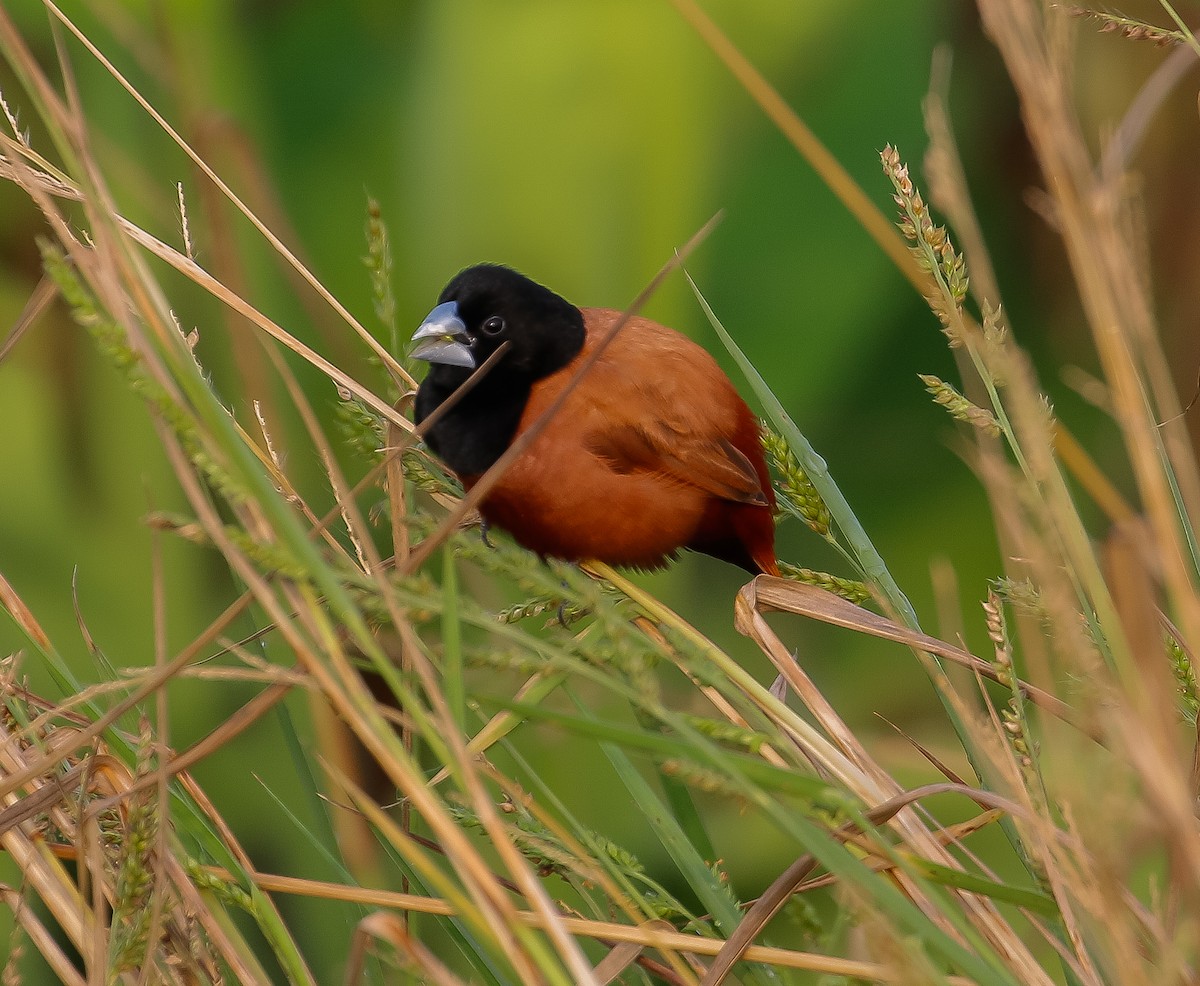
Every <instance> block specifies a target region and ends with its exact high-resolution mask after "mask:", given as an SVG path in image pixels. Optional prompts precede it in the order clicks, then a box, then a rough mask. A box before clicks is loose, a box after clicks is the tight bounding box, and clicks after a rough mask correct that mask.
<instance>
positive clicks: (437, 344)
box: [411, 264, 584, 386]
mask: <svg viewBox="0 0 1200 986" xmlns="http://www.w3.org/2000/svg"><path fill="white" fill-rule="evenodd" d="M413 341H414V342H416V343H418V345H417V346H416V348H415V349H413V351H412V353H411V355H412V356H415V357H416V358H417V359H424V360H428V361H429V362H430V363H432V364H433V366H432V367H431V369H430V371H429V375H430V376H431V377H434V378H435V379H436V381H437V383H438V384H440V385H442V386H456V385H457V384H459V383H461V382H462V381H464V380H466V379H467V377H469V376H470V375H471V373H472V371H474V370H475V369H476V368H477V367H479V366H480V365H482V363H483V362H484V360H486V359H487V358H488V357H489V356H491V354H492V353H493V352H495V351H496V349H497V348H498V347H499V346H500V345H501V344H502V343H504V342H507V343H508V350H507V351H506V352H505V354H504V355H503V356H502V357H501V359H500V362H499V363H497V364H496V366H495V368H494V369H493V370H492V371H491V372H490V374H489V376H492V377H494V378H495V380H496V381H500V380H510V381H521V382H525V383H532V382H533V381H535V380H539V379H541V378H542V377H545V376H549V375H550V374H551V373H554V372H555V371H557V370H560V369H562V368H563V367H564V366H566V365H567V364H568V363H570V362H571V360H572V359H574V358H575V356H576V354H578V352H579V351H580V349H581V348H582V347H583V341H584V327H583V316H582V314H580V311H579V309H578V308H576V307H575V306H574V305H572V304H571V303H570V302H568V301H565V300H564V299H562V298H560V297H559V296H558V295H556V294H555V293H554V292H553V291H550V290H549V289H548V288H544V287H542V286H541V285H540V284H537V283H535V282H534V281H531V280H530V279H529V278H527V277H526V276H525V275H524V274H520V273H518V272H517V271H515V270H513V269H512V268H510V267H502V266H500V265H499V264H478V265H476V266H474V267H468V268H467V269H466V270H464V271H462V272H461V273H459V274H458V275H456V276H455V278H454V279H453V280H452V281H451V282H450V283H449V284H447V285H446V287H445V288H444V289H443V290H442V293H441V296H440V297H439V298H438V305H437V307H436V308H434V309H433V311H431V312H430V313H429V315H428V316H427V317H426V318H425V321H424V322H423V323H422V324H421V326H420V328H418V329H417V331H416V334H415V335H414V336H413Z"/></svg>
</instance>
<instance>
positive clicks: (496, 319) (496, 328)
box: [480, 315, 504, 336]
mask: <svg viewBox="0 0 1200 986" xmlns="http://www.w3.org/2000/svg"><path fill="white" fill-rule="evenodd" d="M480 328H481V329H483V331H484V333H485V334H486V335H490V336H498V335H499V334H500V333H501V332H503V331H504V319H502V318H501V317H500V316H499V315H491V316H489V317H488V318H485V319H484V320H483V325H481V326H480Z"/></svg>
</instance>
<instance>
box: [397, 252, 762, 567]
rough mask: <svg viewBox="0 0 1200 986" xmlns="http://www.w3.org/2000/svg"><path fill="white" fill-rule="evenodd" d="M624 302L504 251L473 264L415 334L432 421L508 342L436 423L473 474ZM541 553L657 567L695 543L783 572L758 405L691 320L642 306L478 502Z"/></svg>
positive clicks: (527, 418) (591, 345)
mask: <svg viewBox="0 0 1200 986" xmlns="http://www.w3.org/2000/svg"><path fill="white" fill-rule="evenodd" d="M621 318H623V315H622V313H621V312H618V311H614V310H611V309H605V308H578V307H576V306H575V305H573V304H571V303H570V302H569V301H567V300H566V299H564V298H562V297H560V296H559V295H558V294H555V293H554V292H553V291H551V290H550V289H549V288H546V287H544V286H543V285H541V284H539V283H537V282H536V281H534V280H532V279H531V278H529V277H527V276H525V275H524V274H522V273H520V272H518V271H517V270H514V269H513V268H511V267H507V266H504V265H501V264H492V263H485V264H476V265H474V266H471V267H468V268H466V269H464V270H462V271H460V272H459V273H458V274H457V275H456V276H455V277H453V278H452V279H451V280H450V282H449V283H448V284H447V285H446V287H445V288H444V289H443V290H442V292H441V295H440V296H439V298H438V302H437V305H436V306H435V307H434V308H433V310H432V311H431V312H430V313H429V314H428V315H427V316H426V317H425V319H424V320H423V321H422V322H421V324H420V326H419V327H418V328H417V330H416V332H415V333H414V335H413V337H412V341H413V342H414V343H416V345H415V347H414V348H413V349H412V350H411V351H410V354H409V355H410V356H411V357H413V358H416V359H419V360H424V361H427V362H428V363H429V364H430V369H429V372H428V373H427V374H426V376H425V378H424V380H423V381H422V382H421V384H420V386H419V387H418V388H417V393H416V399H415V402H414V420H415V422H416V424H417V425H418V426H420V425H421V424H422V423H423V422H424V421H425V420H426V419H427V418H428V417H429V416H430V415H431V414H432V413H433V412H434V411H435V410H436V409H437V408H439V407H440V406H441V405H442V404H443V403H444V402H446V401H448V400H450V399H451V397H452V395H454V393H455V391H456V390H457V389H458V388H459V387H460V386H461V385H462V384H463V383H464V382H465V381H466V380H467V378H468V377H470V376H471V374H472V373H473V372H474V371H475V370H476V369H477V368H478V367H479V366H481V365H482V364H483V363H484V362H485V361H486V360H487V359H488V358H489V357H490V356H491V355H493V354H494V353H496V352H497V350H498V349H499V348H500V347H501V345H502V344H504V343H507V347H506V348H505V350H504V352H503V353H501V354H500V355H499V356H498V357H497V359H496V361H495V363H494V365H493V366H491V367H489V370H488V372H487V373H486V374H484V375H482V376H481V378H480V379H479V380H478V381H476V382H475V383H474V385H473V386H472V388H471V389H470V390H468V391H467V392H465V393H464V394H462V395H459V398H457V399H455V401H454V402H453V403H452V404H451V405H450V406H449V407H448V408H447V410H446V411H445V413H444V414H443V415H441V416H440V417H439V418H438V419H437V420H435V421H434V422H433V423H432V424H431V427H429V428H428V429H427V430H426V431H425V434H424V440H425V442H426V444H427V445H428V447H429V448H430V449H431V450H432V451H433V453H434V454H435V455H436V456H437V457H438V458H439V459H441V461H442V462H443V463H444V464H445V465H446V466H447V467H448V468H449V469H450V470H451V471H452V472H453V473H454V474H455V475H456V476H457V477H458V478H459V479H460V480H461V481H462V483H463V486H464V488H466V489H468V490H469V489H470V488H471V487H472V486H474V485H475V483H476V482H477V481H478V480H479V478H480V477H481V476H482V475H483V474H484V473H485V472H487V470H488V468H489V467H490V466H491V465H492V464H493V463H495V462H496V460H497V459H499V458H500V456H501V455H503V454H504V452H505V451H506V450H507V449H508V448H509V447H510V445H511V444H512V443H513V441H514V440H516V439H517V438H518V437H519V436H521V435H522V434H523V433H524V432H525V431H526V430H527V429H529V428H530V427H531V426H532V425H533V424H534V422H536V421H538V419H539V418H540V417H541V416H542V415H543V414H544V413H545V412H546V411H547V409H548V408H550V407H551V406H552V405H553V404H554V403H555V401H556V400H557V399H558V398H559V397H560V396H561V395H562V393H563V391H564V389H565V388H566V387H567V385H568V383H569V382H570V381H571V380H572V378H573V377H574V376H575V373H576V370H577V369H578V368H579V366H580V364H581V362H582V361H584V360H586V359H587V358H589V355H590V354H591V353H592V352H593V350H594V349H595V347H596V346H597V345H598V344H599V343H600V341H601V340H603V339H604V338H605V337H606V336H607V335H609V333H610V332H611V331H612V329H613V327H614V325H616V323H617V322H618V321H619V320H620V319H621ZM479 510H480V513H481V514H482V516H483V519H484V521H485V522H486V523H487V524H488V525H489V526H491V525H494V526H496V527H499V528H501V529H503V530H506V531H508V533H509V534H511V535H512V537H513V538H514V539H515V540H516V541H517V542H518V543H519V544H521V545H523V546H524V547H526V548H528V549H530V550H531V551H534V552H536V553H537V554H539V555H541V556H543V557H551V558H558V559H563V560H566V561H571V562H579V561H586V560H594V561H599V562H605V563H607V564H609V565H612V566H614V567H621V568H633V569H639V570H647V571H648V570H654V569H657V568H660V567H663V566H664V565H666V564H667V563H668V562H669V561H671V560H673V559H674V558H675V557H676V556H677V555H678V553H679V551H680V550H682V549H690V550H693V551H698V552H701V553H704V554H707V555H711V556H713V557H715V558H719V559H722V560H724V561H726V562H731V563H732V564H734V565H738V566H740V567H741V568H743V569H745V570H746V571H748V572H750V573H751V574H754V575H757V574H759V573H766V574H768V575H778V574H779V567H778V564H777V561H776V557H775V520H774V517H775V496H774V491H773V490H772V487H771V481H770V475H769V473H768V470H767V465H766V460H765V458H764V455H763V450H762V445H761V440H760V425H759V422H758V419H757V418H756V417H755V416H754V414H753V413H752V412H751V410H750V408H749V407H747V405H746V403H745V402H744V401H743V400H742V398H741V397H740V396H739V395H738V393H737V390H736V388H735V387H734V385H733V383H732V382H731V381H730V380H729V378H728V377H727V376H726V375H725V373H724V371H723V370H722V369H721V368H720V366H719V365H718V364H717V361H716V360H715V359H714V358H713V357H712V356H711V355H710V354H709V353H708V352H707V351H706V350H705V349H704V348H703V347H702V346H700V345H699V344H698V343H696V342H693V341H692V340H691V339H689V338H688V337H687V336H684V335H682V334H681V333H679V332H677V331H675V330H674V329H670V328H667V327H666V326H663V325H660V324H658V323H657V322H654V321H652V320H650V319H648V318H643V317H640V316H634V317H631V318H629V319H628V321H627V322H626V323H625V324H624V325H623V326H622V327H621V328H620V330H619V331H618V332H617V334H616V336H615V337H614V338H613V339H612V341H611V342H610V343H609V344H608V345H607V347H606V348H605V349H604V350H603V352H602V354H601V355H600V356H599V358H598V359H597V360H596V362H595V363H594V365H592V366H591V367H590V368H589V369H588V371H587V373H586V374H585V375H584V376H583V377H582V379H581V380H580V382H579V383H578V385H577V386H576V387H575V388H574V389H573V390H571V391H570V392H569V394H568V395H567V396H566V398H565V399H564V402H563V403H562V405H561V406H560V407H559V408H558V409H557V410H556V411H555V413H554V414H553V415H552V416H551V417H550V418H549V420H548V421H547V422H546V423H545V425H544V426H543V427H542V430H541V431H540V433H538V434H537V435H536V436H535V437H534V438H533V440H532V441H531V443H530V444H529V445H528V446H527V447H526V448H525V449H524V451H522V452H521V454H520V455H518V456H517V457H516V458H515V459H514V460H513V461H512V462H511V463H510V464H509V465H508V467H507V468H506V470H505V471H504V472H503V474H502V475H501V477H500V479H499V481H498V482H496V484H495V485H494V486H493V487H492V488H491V489H490V490H489V491H488V492H487V495H486V496H485V497H484V498H483V499H482V501H481V502H480V504H479Z"/></svg>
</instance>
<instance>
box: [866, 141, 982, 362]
mask: <svg viewBox="0 0 1200 986" xmlns="http://www.w3.org/2000/svg"><path fill="white" fill-rule="evenodd" d="M879 157H880V160H881V161H882V162H883V171H884V174H885V175H887V177H888V178H889V179H890V180H891V182H892V187H893V188H894V189H895V193H896V194H895V195H894V196H893V198H894V200H895V202H896V204H897V205H898V206H899V207H900V212H901V218H900V221H899V223H898V224H897V225H898V227H899V229H900V232H901V233H902V234H903V235H904V238H905V239H906V240H908V241H909V243H910V244H911V246H910V247H909V249H910V250H911V252H912V255H913V257H914V258H915V259H916V261H917V264H918V266H919V267H920V268H921V269H922V270H924V271H927V272H929V273H930V274H932V275H933V276H934V279H935V280H936V281H937V284H938V285H939V287H941V289H942V296H940V297H932V298H928V299H927V300H928V302H929V305H930V307H931V308H932V309H933V311H934V313H935V314H936V315H937V316H938V318H939V319H940V320H941V322H942V327H943V329H944V330H945V332H946V333H947V337H948V338H949V339H950V344H951V345H952V346H961V345H963V342H964V340H962V339H961V338H959V337H958V331H957V328H956V326H955V324H954V323H955V317H956V315H957V314H958V311H957V309H958V308H960V307H961V306H962V303H963V299H965V298H966V296H967V289H968V287H969V282H968V279H967V265H966V261H965V260H964V259H963V257H962V255H961V254H959V253H958V252H957V251H956V250H955V249H954V245H953V243H951V242H950V237H949V235H948V234H947V233H946V227H945V226H937V225H935V224H934V222H933V219H932V218H931V217H930V215H929V207H928V206H927V205H926V204H925V200H924V199H923V198H922V197H921V193H920V192H918V191H917V189H916V187H915V186H914V185H913V182H912V179H911V178H910V177H909V174H908V165H907V164H904V163H903V162H902V161H901V159H900V153H899V152H898V151H897V150H896V149H895V148H894V147H892V145H891V144H888V145H887V146H886V147H885V148H884V149H883V150H882V151H881V152H880V155H879Z"/></svg>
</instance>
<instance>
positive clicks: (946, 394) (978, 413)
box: [917, 373, 1000, 435]
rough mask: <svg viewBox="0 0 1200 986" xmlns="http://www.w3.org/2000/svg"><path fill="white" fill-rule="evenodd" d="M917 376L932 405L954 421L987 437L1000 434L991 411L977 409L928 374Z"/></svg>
mask: <svg viewBox="0 0 1200 986" xmlns="http://www.w3.org/2000/svg"><path fill="white" fill-rule="evenodd" d="M917 376H919V377H920V378H921V382H922V383H923V384H925V389H926V390H927V391H929V393H931V394H932V395H933V400H934V403H935V404H940V405H941V406H942V407H944V408H945V409H946V410H947V411H949V412H950V416H951V417H952V418H954V419H955V420H956V421H964V422H966V423H967V424H969V425H974V426H975V427H976V428H979V429H980V430H981V431H984V432H986V433H987V434H989V435H999V434H1000V425H999V424H998V423H997V421H996V416H995V415H994V414H992V412H991V411H989V410H987V409H986V408H982V407H979V406H978V405H977V404H972V403H971V402H970V401H969V400H967V398H965V397H964V396H963V395H962V394H960V393H959V392H958V391H957V390H955V389H954V387H952V386H951V385H950V384H948V383H946V382H945V381H944V380H942V379H940V378H939V377H935V376H933V375H932V374H928V373H918V374H917Z"/></svg>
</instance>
